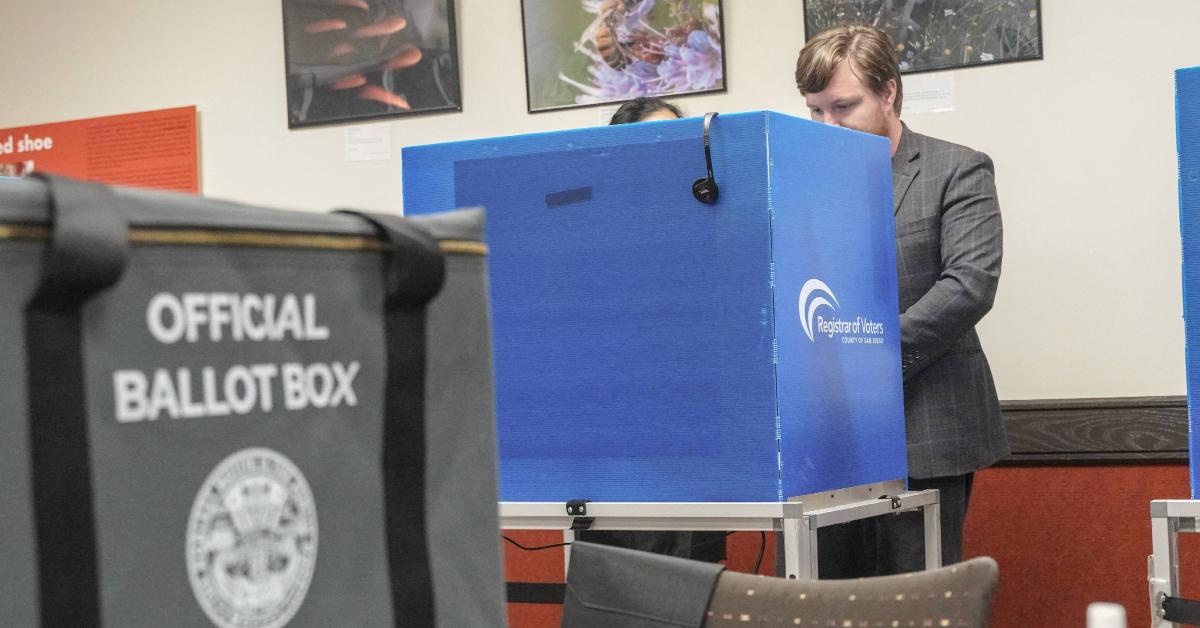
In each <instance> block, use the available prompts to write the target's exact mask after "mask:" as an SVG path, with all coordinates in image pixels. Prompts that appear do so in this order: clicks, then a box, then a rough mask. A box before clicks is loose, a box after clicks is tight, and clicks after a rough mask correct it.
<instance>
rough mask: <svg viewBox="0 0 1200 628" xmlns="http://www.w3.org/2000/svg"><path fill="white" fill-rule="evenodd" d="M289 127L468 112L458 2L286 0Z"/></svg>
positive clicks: (435, 0)
mask: <svg viewBox="0 0 1200 628" xmlns="http://www.w3.org/2000/svg"><path fill="white" fill-rule="evenodd" d="M282 9H283V40H284V75H285V80H286V90H287V120H288V128H291V129H295V128H303V127H311V126H322V125H331V124H347V123H359V122H369V121H374V120H379V119H385V118H396V117H404V116H410V115H418V114H426V113H434V112H445V111H462V87H461V79H460V66H459V54H458V28H457V23H456V20H455V7H454V0H359V1H358V2H353V1H352V2H335V1H334V0H282Z"/></svg>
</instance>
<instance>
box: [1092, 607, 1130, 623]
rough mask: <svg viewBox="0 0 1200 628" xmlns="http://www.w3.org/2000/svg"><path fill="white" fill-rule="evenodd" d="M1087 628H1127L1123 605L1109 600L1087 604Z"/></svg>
mask: <svg viewBox="0 0 1200 628" xmlns="http://www.w3.org/2000/svg"><path fill="white" fill-rule="evenodd" d="M1087 628H1127V627H1126V625H1125V607H1124V606H1121V605H1120V604H1113V603H1111V602H1092V603H1091V604H1088V609H1087Z"/></svg>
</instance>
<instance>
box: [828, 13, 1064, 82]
mask: <svg viewBox="0 0 1200 628" xmlns="http://www.w3.org/2000/svg"><path fill="white" fill-rule="evenodd" d="M843 24H863V25H868V26H874V27H876V28H878V29H880V30H882V31H883V32H885V33H887V34H888V35H889V36H890V37H891V38H892V41H893V42H894V43H895V44H896V53H897V55H898V56H899V59H900V71H901V72H903V73H914V72H927V71H934V70H949V69H953V68H962V67H969V66H978V65H991V64H995V63H1007V62H1012V61H1029V60H1034V59H1041V58H1042V11H1041V2H1040V0H804V35H805V39H809V38H812V37H814V36H815V35H817V34H818V33H820V32H821V31H823V30H826V29H828V28H830V27H833V26H841V25H843Z"/></svg>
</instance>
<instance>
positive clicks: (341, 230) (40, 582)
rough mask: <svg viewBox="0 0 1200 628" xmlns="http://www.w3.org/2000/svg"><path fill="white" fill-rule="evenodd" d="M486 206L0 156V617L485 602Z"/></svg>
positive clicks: (495, 590) (364, 614)
mask: <svg viewBox="0 0 1200 628" xmlns="http://www.w3.org/2000/svg"><path fill="white" fill-rule="evenodd" d="M481 221H482V215H481V213H480V212H453V213H450V214H446V215H441V216H431V217H428V218H426V219H423V220H421V221H419V223H420V224H418V221H414V220H405V219H401V218H398V217H392V216H367V215H358V216H352V215H319V214H309V213H303V212H286V211H278V210H265V209H258V208H251V207H246V206H242V205H236V204H231V203H222V202H219V201H213V200H208V199H203V198H197V197H188V196H178V195H169V194H163V193H150V192H140V191H131V190H110V189H108V188H104V187H102V186H97V185H93V184H82V183H79V182H74V181H70V180H64V179H57V178H45V179H23V180H3V181H0V265H2V267H3V269H4V271H3V272H0V338H3V345H2V346H3V347H4V349H5V352H4V355H5V357H4V359H3V360H0V477H3V478H4V481H3V482H0V617H3V618H4V619H3V622H2V623H3V624H4V625H6V626H8V625H12V626H36V625H39V624H40V625H43V626H89V625H105V626H165V625H170V626H212V625H217V626H256V627H260V628H265V627H274V626H283V625H285V624H286V625H292V626H392V625H420V626H425V625H429V626H434V625H436V626H463V625H472V626H502V625H503V623H504V608H503V598H502V575H501V568H500V550H499V547H498V543H497V540H498V539H497V529H498V522H497V518H496V509H495V500H496V480H495V431H494V411H493V401H492V388H491V386H492V384H491V354H490V332H489V325H488V318H487V316H488V315H487V303H486V284H485V275H484V269H485V265H484V264H485V258H484V256H483V254H484V252H485V251H486V249H485V247H484V245H483V243H482V238H481V236H482V224H481ZM443 284H444V285H443ZM467 591H469V592H470V599H469V600H466V601H465V602H464V601H463V600H462V598H461V596H463V595H464V592H467Z"/></svg>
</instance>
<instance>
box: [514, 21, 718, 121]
mask: <svg viewBox="0 0 1200 628" xmlns="http://www.w3.org/2000/svg"><path fill="white" fill-rule="evenodd" d="M521 16H522V21H523V23H524V34H525V87H526V93H527V96H528V99H529V111H530V112H535V111H548V110H553V109H565V108H568V107H579V106H584V105H601V104H604V103H611V102H622V101H626V100H629V99H631V98H635V97H637V96H664V97H666V96H679V95H682V94H698V93H706V92H720V91H725V52H724V51H725V28H724V23H723V22H722V18H721V0H522V1H521Z"/></svg>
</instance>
